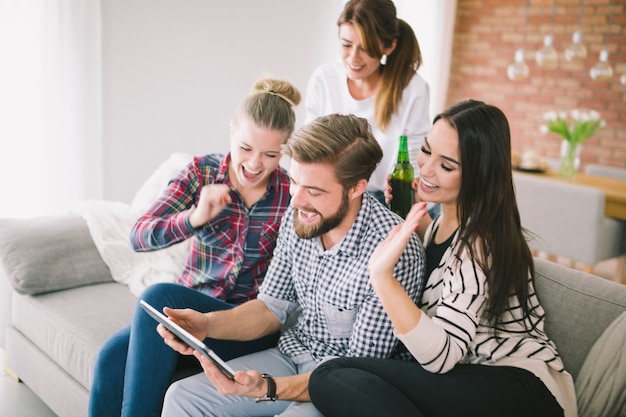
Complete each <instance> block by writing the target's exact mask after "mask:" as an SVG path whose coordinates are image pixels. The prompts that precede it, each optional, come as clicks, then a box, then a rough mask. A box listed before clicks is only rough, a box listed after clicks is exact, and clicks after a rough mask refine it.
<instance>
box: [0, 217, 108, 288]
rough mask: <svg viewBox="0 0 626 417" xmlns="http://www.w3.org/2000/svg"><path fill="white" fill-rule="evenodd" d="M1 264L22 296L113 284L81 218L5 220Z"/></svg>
mask: <svg viewBox="0 0 626 417" xmlns="http://www.w3.org/2000/svg"><path fill="white" fill-rule="evenodd" d="M0 263H2V266H3V267H4V269H5V271H6V275H7V277H8V278H9V281H10V282H11V285H12V286H13V288H14V289H15V291H17V292H19V293H22V294H39V293H45V292H49V291H57V290H62V289H66V288H73V287H76V286H81V285H89V284H94V283H99V282H107V281H112V278H111V274H110V273H109V269H108V268H107V266H106V265H105V264H104V262H103V261H102V258H101V257H100V255H99V254H98V251H97V249H96V247H95V246H94V244H93V241H92V239H91V236H90V234H89V230H88V229H87V225H86V224H85V221H84V220H83V219H81V218H80V217H79V216H68V215H63V216H49V217H37V218H33V219H1V220H0Z"/></svg>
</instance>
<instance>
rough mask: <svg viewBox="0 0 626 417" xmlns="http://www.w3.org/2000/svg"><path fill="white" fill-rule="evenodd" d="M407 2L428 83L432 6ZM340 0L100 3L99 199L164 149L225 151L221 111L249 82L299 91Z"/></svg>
mask: <svg viewBox="0 0 626 417" xmlns="http://www.w3.org/2000/svg"><path fill="white" fill-rule="evenodd" d="M415 1H416V0H395V3H396V6H397V8H398V16H399V17H401V18H403V19H405V20H406V21H407V22H409V24H411V25H412V26H413V27H414V30H415V32H416V34H417V36H418V39H419V40H420V44H421V46H422V53H423V55H424V61H425V65H424V67H423V68H422V69H421V70H420V74H422V76H423V77H424V78H425V79H426V81H428V82H429V83H432V81H433V80H430V79H429V76H427V74H426V73H425V72H424V71H425V70H428V68H429V67H431V66H433V64H435V63H438V61H437V60H436V59H434V58H431V57H430V56H429V54H431V53H433V52H436V51H432V49H433V48H432V47H431V46H430V45H427V41H428V43H429V44H432V43H435V42H436V41H435V40H436V39H437V38H438V36H437V30H438V29H439V28H437V27H434V26H435V22H437V20H436V19H432V18H430V17H429V15H431V14H433V13H435V11H436V7H433V4H432V3H430V2H431V1H433V0H420V1H419V2H417V3H414V2H415ZM437 1H439V0H437ZM450 1H452V0H446V3H447V2H450ZM344 2H345V0H313V1H311V0H228V1H221V2H217V1H215V0H103V1H102V41H103V58H102V62H103V113H104V114H103V125H104V127H103V130H104V132H103V136H104V139H103V140H104V149H103V152H104V167H103V171H104V172H103V177H104V185H103V189H104V198H105V199H110V200H118V201H125V202H130V200H131V199H132V197H133V196H134V194H135V192H136V191H137V190H138V188H139V187H140V186H141V184H142V183H143V181H145V179H146V178H147V177H148V176H149V175H150V173H152V172H153V170H154V169H155V168H156V167H157V166H158V165H159V164H160V163H161V162H162V161H163V160H165V159H166V158H167V156H168V155H170V154H171V153H172V152H177V151H178V152H187V153H192V154H197V155H201V154H205V153H210V152H225V151H227V150H228V140H229V138H228V123H229V120H230V117H231V115H232V114H233V112H234V110H235V107H236V105H237V103H238V102H239V100H240V99H241V98H242V97H244V96H245V95H246V94H248V92H249V91H250V89H251V87H252V84H253V83H254V81H256V80H257V79H258V78H260V77H262V76H264V75H266V74H269V75H272V76H276V77H281V78H285V79H288V80H290V81H291V82H292V83H294V84H295V85H296V86H297V87H298V88H299V89H300V91H301V93H302V94H303V96H304V93H305V89H306V83H307V80H308V78H309V76H310V74H311V72H312V71H313V70H314V68H315V67H316V66H317V65H319V64H321V63H323V62H327V61H331V60H335V59H337V58H338V52H337V45H338V43H337V26H336V21H337V17H338V16H339V13H340V11H341V9H342V7H343V4H344ZM418 8H419V10H418ZM418 13H419V14H418ZM429 22H430V23H429ZM434 49H437V48H434ZM431 71H432V68H431ZM432 72H433V73H435V74H439V73H440V71H437V70H435V71H432ZM434 93H435V92H433V91H432V88H431V96H432V95H433V94H434ZM431 112H432V110H431ZM303 114H304V104H303V103H301V105H300V106H299V107H298V115H299V116H303ZM432 116H433V115H431V117H432Z"/></svg>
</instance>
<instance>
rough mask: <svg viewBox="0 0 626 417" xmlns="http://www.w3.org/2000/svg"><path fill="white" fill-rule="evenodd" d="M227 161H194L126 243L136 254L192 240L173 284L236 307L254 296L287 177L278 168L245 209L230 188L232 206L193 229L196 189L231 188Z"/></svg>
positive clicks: (264, 267)
mask: <svg viewBox="0 0 626 417" xmlns="http://www.w3.org/2000/svg"><path fill="white" fill-rule="evenodd" d="M229 162H230V154H228V155H226V156H223V155H219V154H214V155H206V156H204V157H199V158H194V159H193V161H192V162H191V163H190V164H188V165H187V166H186V167H185V168H183V170H182V171H180V173H178V175H176V176H175V177H174V178H173V179H172V180H171V181H170V182H169V184H168V187H167V189H166V190H165V191H164V193H163V195H162V196H161V197H160V198H159V199H158V200H157V201H156V202H155V203H154V204H153V205H152V206H151V207H150V209H149V210H148V211H147V212H146V213H145V214H144V215H143V216H141V217H140V218H139V219H138V220H137V222H136V223H135V225H134V226H133V229H132V232H131V238H130V240H131V245H132V246H133V248H134V249H135V250H136V251H152V250H157V249H161V248H164V247H167V246H170V245H173V244H175V243H178V242H181V241H183V240H186V239H191V244H190V250H189V254H188V257H187V262H186V263H185V266H184V269H183V271H182V273H181V275H180V277H179V279H178V282H179V283H180V284H182V285H184V286H187V287H193V288H197V289H199V290H200V291H202V292H205V293H207V294H209V295H211V296H213V297H215V298H218V299H221V300H224V301H227V302H232V303H237V304H239V303H242V302H244V301H247V300H250V299H253V298H256V294H257V292H258V288H259V286H260V285H261V282H262V280H263V278H264V276H265V273H266V271H267V267H268V264H269V262H270V259H271V258H272V254H273V251H274V247H275V245H276V239H277V235H278V229H279V226H280V220H281V218H282V215H283V214H284V212H285V210H286V208H287V206H288V204H289V200H290V197H289V178H288V176H287V174H286V173H285V171H284V170H283V169H282V168H281V167H278V168H277V169H276V170H275V171H274V172H273V173H272V174H271V175H270V179H269V184H268V186H267V189H266V192H265V195H264V196H263V197H262V198H261V199H259V201H257V202H256V203H254V204H253V205H252V206H251V207H250V208H248V207H246V205H245V203H244V201H243V199H242V198H241V196H240V195H239V193H238V192H237V191H236V190H235V189H234V188H232V187H231V191H230V197H231V200H232V203H231V204H229V205H228V206H227V207H226V208H225V209H224V210H223V211H222V212H221V213H220V214H219V215H218V216H216V217H215V218H214V219H212V220H211V221H210V222H209V223H207V224H205V225H203V226H201V227H199V228H196V229H194V228H193V227H192V226H191V223H190V222H189V216H190V214H191V209H192V208H194V207H195V205H196V204H197V202H198V200H199V198H200V190H201V189H202V187H203V186H204V185H207V184H227V185H231V182H230V180H229V179H228V163H229Z"/></svg>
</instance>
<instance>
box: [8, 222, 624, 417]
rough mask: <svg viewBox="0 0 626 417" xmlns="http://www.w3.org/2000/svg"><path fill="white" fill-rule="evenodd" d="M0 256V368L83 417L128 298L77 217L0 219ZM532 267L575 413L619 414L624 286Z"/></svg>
mask: <svg viewBox="0 0 626 417" xmlns="http://www.w3.org/2000/svg"><path fill="white" fill-rule="evenodd" d="M0 263H1V265H2V268H1V269H0V274H2V275H3V277H0V346H1V347H2V348H3V349H4V350H5V354H6V358H5V367H6V368H8V370H10V371H11V372H14V373H15V374H16V375H17V376H18V377H19V378H20V379H21V380H22V381H23V382H24V383H25V384H27V385H28V386H29V387H30V388H31V389H32V390H33V391H34V392H35V393H36V394H37V395H38V396H39V397H41V399H42V400H43V401H44V402H45V403H46V404H48V406H49V407H50V408H51V409H52V410H53V411H54V412H55V413H56V414H58V415H59V416H60V417H70V416H76V417H78V416H80V417H84V416H85V415H86V414H87V401H88V391H89V387H90V385H91V378H92V366H93V362H94V358H95V356H96V354H97V352H98V349H99V348H100V346H101V345H102V343H103V342H104V341H105V339H106V338H107V337H109V335H111V334H112V333H113V332H115V331H116V330H117V329H119V328H121V327H123V326H125V325H127V324H128V323H129V321H130V317H131V314H132V310H133V306H134V303H135V301H136V298H135V296H134V295H132V294H131V292H130V291H129V290H128V288H127V287H126V286H125V285H122V284H119V283H117V282H115V281H113V279H112V277H111V274H110V272H109V270H108V268H107V266H106V265H105V264H104V262H103V261H102V258H101V257H100V255H99V253H98V251H97V249H96V247H95V245H94V243H93V241H92V239H91V237H90V234H89V231H88V228H87V225H86V223H85V221H84V220H83V219H82V218H81V217H78V216H75V215H64V216H57V217H41V218H35V219H1V220H0ZM536 269H537V283H536V285H537V292H538V296H539V298H540V300H541V302H542V304H543V306H544V308H545V310H546V315H547V323H546V326H547V332H548V334H549V335H550V336H551V338H552V339H553V340H554V341H555V343H556V344H557V347H558V348H559V352H560V354H561V356H562V357H563V360H564V362H565V365H566V367H567V369H568V370H569V371H570V373H572V374H573V375H574V377H575V378H576V386H577V397H578V400H579V408H580V412H581V415H584V416H624V415H626V405H625V403H626V398H625V396H626V382H625V381H624V378H626V371H625V370H624V369H625V368H624V367H625V366H626V358H625V357H624V356H625V352H624V350H625V349H624V343H625V342H626V313H625V311H626V286H624V285H621V284H617V283H615V282H611V281H608V280H605V279H603V278H600V277H596V276H593V275H589V274H586V273H583V272H579V271H576V270H572V269H569V268H567V267H564V266H562V265H557V264H553V263H550V262H548V261H545V260H542V259H536Z"/></svg>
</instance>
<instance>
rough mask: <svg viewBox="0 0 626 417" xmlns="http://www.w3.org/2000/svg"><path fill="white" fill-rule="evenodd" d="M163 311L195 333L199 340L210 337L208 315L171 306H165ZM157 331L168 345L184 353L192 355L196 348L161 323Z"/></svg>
mask: <svg viewBox="0 0 626 417" xmlns="http://www.w3.org/2000/svg"><path fill="white" fill-rule="evenodd" d="M163 312H164V313H165V315H166V316H168V317H169V318H170V319H172V321H174V322H175V323H176V324H178V325H179V326H181V327H182V328H184V329H185V330H187V331H188V332H189V333H191V334H192V335H194V336H195V337H196V338H197V339H198V340H204V339H205V338H207V337H208V334H207V332H208V318H207V316H206V315H204V314H202V313H200V312H199V311H195V310H192V309H189V308H186V309H182V310H175V309H172V308H169V307H165V308H164V309H163ZM157 332H158V333H159V334H160V335H161V337H162V338H163V341H164V342H165V344H166V345H168V346H169V347H171V348H172V349H174V350H175V351H177V352H178V353H181V354H183V355H192V354H193V352H194V349H193V348H192V347H190V346H189V345H187V344H185V343H183V342H181V341H180V339H178V338H177V337H176V336H175V335H174V334H173V333H172V332H170V331H169V330H167V329H166V328H165V326H163V325H162V324H159V325H158V326H157Z"/></svg>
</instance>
